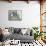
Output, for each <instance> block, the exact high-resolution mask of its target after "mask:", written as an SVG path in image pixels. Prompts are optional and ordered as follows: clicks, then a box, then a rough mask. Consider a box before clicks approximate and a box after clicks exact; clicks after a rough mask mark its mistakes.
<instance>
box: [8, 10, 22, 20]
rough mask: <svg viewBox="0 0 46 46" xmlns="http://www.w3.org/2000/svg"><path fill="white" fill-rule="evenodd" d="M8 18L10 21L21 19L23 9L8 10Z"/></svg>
mask: <svg viewBox="0 0 46 46" xmlns="http://www.w3.org/2000/svg"><path fill="white" fill-rule="evenodd" d="M8 20H9V21H21V20H22V10H8Z"/></svg>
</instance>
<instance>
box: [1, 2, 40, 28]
mask: <svg viewBox="0 0 46 46" xmlns="http://www.w3.org/2000/svg"><path fill="white" fill-rule="evenodd" d="M8 10H22V21H9V20H8ZM0 26H3V27H5V26H8V27H11V26H12V27H26V28H27V27H30V28H31V27H32V26H40V4H39V3H38V2H37V1H34V2H33V1H31V2H29V4H27V3H26V2H24V1H23V2H21V1H18V2H17V1H16V2H14V1H13V2H12V3H8V2H1V1H0Z"/></svg>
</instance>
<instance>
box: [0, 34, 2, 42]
mask: <svg viewBox="0 0 46 46" xmlns="http://www.w3.org/2000/svg"><path fill="white" fill-rule="evenodd" d="M0 42H3V34H1V35H0Z"/></svg>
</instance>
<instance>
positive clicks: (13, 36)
mask: <svg viewBox="0 0 46 46" xmlns="http://www.w3.org/2000/svg"><path fill="white" fill-rule="evenodd" d="M8 37H9V38H10V40H13V39H15V40H20V42H21V43H23V42H32V41H33V40H34V38H33V36H29V35H21V34H17V33H15V34H11V35H9V36H8Z"/></svg>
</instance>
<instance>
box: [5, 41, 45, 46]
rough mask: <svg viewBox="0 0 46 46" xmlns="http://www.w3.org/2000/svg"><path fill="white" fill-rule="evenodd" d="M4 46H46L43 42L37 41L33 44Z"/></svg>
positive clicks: (8, 45)
mask: <svg viewBox="0 0 46 46" xmlns="http://www.w3.org/2000/svg"><path fill="white" fill-rule="evenodd" d="M4 46H46V44H45V43H44V42H43V41H42V40H38V41H37V40H36V41H34V42H33V43H19V44H16V45H10V44H5V45H4Z"/></svg>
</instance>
